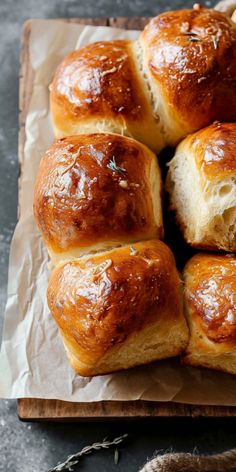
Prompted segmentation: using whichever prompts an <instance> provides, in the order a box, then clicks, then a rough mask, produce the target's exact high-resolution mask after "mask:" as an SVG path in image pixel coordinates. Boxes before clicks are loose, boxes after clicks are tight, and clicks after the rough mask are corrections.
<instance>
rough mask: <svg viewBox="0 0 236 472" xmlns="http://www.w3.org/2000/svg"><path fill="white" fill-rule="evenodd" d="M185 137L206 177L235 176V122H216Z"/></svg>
mask: <svg viewBox="0 0 236 472" xmlns="http://www.w3.org/2000/svg"><path fill="white" fill-rule="evenodd" d="M187 139H189V141H188V143H189V146H191V148H192V151H193V152H194V156H195V160H196V164H197V167H198V169H199V170H200V171H201V173H203V174H204V176H205V177H206V178H207V179H209V180H212V179H217V180H219V179H220V178H221V177H222V178H225V177H227V176H229V177H232V176H234V175H235V177H236V123H219V122H216V123H213V124H212V125H211V126H208V127H207V128H205V129H203V130H201V131H198V132H197V133H195V134H194V135H192V136H191V137H189V138H187Z"/></svg>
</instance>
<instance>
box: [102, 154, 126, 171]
mask: <svg viewBox="0 0 236 472" xmlns="http://www.w3.org/2000/svg"><path fill="white" fill-rule="evenodd" d="M107 167H108V169H110V170H112V171H113V172H118V173H119V174H124V173H125V172H126V169H124V168H123V167H119V166H118V165H117V163H116V160H115V156H113V157H112V159H111V160H110V162H109V163H108V164H107Z"/></svg>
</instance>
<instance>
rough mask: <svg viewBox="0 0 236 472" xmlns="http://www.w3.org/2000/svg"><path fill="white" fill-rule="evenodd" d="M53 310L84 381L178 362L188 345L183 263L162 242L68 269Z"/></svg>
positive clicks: (54, 287)
mask: <svg viewBox="0 0 236 472" xmlns="http://www.w3.org/2000/svg"><path fill="white" fill-rule="evenodd" d="M48 305H49V308H50V310H51V312H52V315H53V316H54V318H55V320H56V322H57V324H58V326H59V329H60V332H61V335H62V337H63V341H64V344H65V348H66V351H67V355H68V358H69V361H70V363H71V365H72V367H73V368H74V369H75V370H76V371H77V372H78V373H79V374H81V375H85V376H86V375H98V374H104V373H108V372H113V371H116V370H121V369H127V368H129V367H133V366H135V365H140V364H145V363H148V362H151V361H154V360H157V359H164V358H167V357H171V356H175V355H178V354H180V353H181V352H182V351H183V350H184V349H185V347H186V344H187V342H188V328H187V325H186V321H185V319H184V317H183V313H182V303H181V296H180V279H179V276H178V272H177V269H176V267H175V260H174V257H173V255H172V253H171V251H170V249H169V248H168V247H167V246H166V245H165V244H164V243H162V242H161V241H158V240H153V241H144V242H140V243H136V244H133V245H132V246H123V247H122V248H116V249H113V250H112V251H109V252H103V253H100V254H96V255H93V256H90V257H84V258H82V259H75V260H71V261H69V262H64V263H62V264H60V265H59V266H58V267H56V269H54V271H53V273H52V275H51V279H50V281H49V286H48Z"/></svg>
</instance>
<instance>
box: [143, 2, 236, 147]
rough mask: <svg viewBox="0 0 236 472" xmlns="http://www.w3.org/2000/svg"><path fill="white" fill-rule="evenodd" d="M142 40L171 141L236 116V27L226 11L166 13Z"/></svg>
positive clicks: (157, 106)
mask: <svg viewBox="0 0 236 472" xmlns="http://www.w3.org/2000/svg"><path fill="white" fill-rule="evenodd" d="M140 42H141V45H142V48H143V61H144V69H145V71H146V73H147V76H148V81H149V84H150V87H151V90H152V94H153V101H154V109H155V112H156V114H158V115H159V116H160V119H161V122H162V123H163V127H164V132H165V135H166V142H167V144H172V145H174V144H176V143H177V142H178V141H179V140H180V139H181V138H183V137H184V136H186V135H187V134H188V133H191V132H193V131H195V130H197V129H200V128H202V127H204V126H206V125H207V124H209V123H211V122H212V121H214V120H220V121H235V120H236V28H235V24H234V23H233V22H232V21H231V20H230V19H229V18H227V17H226V16H225V15H224V14H223V13H220V12H218V11H216V10H208V9H205V8H203V7H201V6H200V5H196V6H195V8H194V9H192V10H179V11H178V10H176V11H170V12H166V13H163V14H161V15H159V16H157V17H156V18H153V19H152V20H151V21H150V23H148V25H147V26H146V28H145V29H144V31H143V33H142V34H141V38H140Z"/></svg>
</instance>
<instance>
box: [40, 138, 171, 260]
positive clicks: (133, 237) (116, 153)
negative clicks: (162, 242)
mask: <svg viewBox="0 0 236 472" xmlns="http://www.w3.org/2000/svg"><path fill="white" fill-rule="evenodd" d="M161 187H162V183H161V176H160V170H159V167H158V162H157V159H156V156H155V155H154V154H153V153H152V152H151V151H150V150H149V149H148V148H146V147H145V146H144V145H142V144H140V143H138V142H136V141H134V140H133V139H130V138H127V137H123V136H120V135H115V134H102V133H100V134H85V135H78V136H72V137H71V136H70V137H67V138H63V139H60V140H58V141H56V142H55V143H54V144H53V145H52V146H51V148H50V149H49V150H48V151H47V152H46V154H45V155H44V157H43V158H42V160H41V163H40V168H39V172H38V176H37V179H36V184H35V197H34V214H35V220H36V223H37V225H38V227H39V229H40V232H41V234H42V236H43V238H44V241H45V243H46V245H47V247H48V250H49V253H50V256H51V258H52V261H53V263H54V264H57V263H58V262H59V261H61V260H63V259H70V258H74V257H80V256H81V255H82V254H86V253H90V252H96V251H101V250H107V249H109V248H110V247H114V246H119V245H122V244H124V243H131V242H134V241H138V240H143V239H152V238H162V236H163V224H162V208H161Z"/></svg>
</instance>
